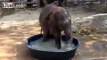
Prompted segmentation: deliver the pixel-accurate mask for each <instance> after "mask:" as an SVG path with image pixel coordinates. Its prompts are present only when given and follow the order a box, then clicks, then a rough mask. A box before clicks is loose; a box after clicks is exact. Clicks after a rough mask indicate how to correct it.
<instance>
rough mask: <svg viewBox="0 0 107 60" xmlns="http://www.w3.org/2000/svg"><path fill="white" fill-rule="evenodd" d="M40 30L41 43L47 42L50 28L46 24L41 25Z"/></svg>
mask: <svg viewBox="0 0 107 60" xmlns="http://www.w3.org/2000/svg"><path fill="white" fill-rule="evenodd" d="M41 28H42V30H43V41H48V40H49V35H50V28H49V26H48V24H47V23H43V24H42V25H41Z"/></svg>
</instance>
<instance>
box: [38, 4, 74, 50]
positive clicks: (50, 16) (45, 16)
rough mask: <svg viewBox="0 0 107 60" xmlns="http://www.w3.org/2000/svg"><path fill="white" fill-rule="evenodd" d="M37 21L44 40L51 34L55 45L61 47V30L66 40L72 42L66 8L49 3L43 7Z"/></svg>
mask: <svg viewBox="0 0 107 60" xmlns="http://www.w3.org/2000/svg"><path fill="white" fill-rule="evenodd" d="M39 22H40V26H41V29H42V30H43V39H44V41H47V40H49V38H48V36H49V35H50V34H52V35H53V36H54V38H55V45H56V47H57V48H58V49H60V48H61V31H64V34H65V36H66V40H67V41H66V42H67V43H71V42H72V35H71V24H70V23H71V20H70V19H69V17H68V13H67V11H66V9H64V8H63V7H60V6H57V5H54V4H49V5H47V6H46V7H44V8H43V9H42V11H41V13H40V17H39Z"/></svg>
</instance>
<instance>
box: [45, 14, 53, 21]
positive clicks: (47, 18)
mask: <svg viewBox="0 0 107 60" xmlns="http://www.w3.org/2000/svg"><path fill="white" fill-rule="evenodd" d="M52 14H53V13H49V14H48V15H47V17H46V18H45V19H46V20H49V19H50V16H51V15H52Z"/></svg>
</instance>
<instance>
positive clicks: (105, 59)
mask: <svg viewBox="0 0 107 60" xmlns="http://www.w3.org/2000/svg"><path fill="white" fill-rule="evenodd" d="M69 11H71V12H70V14H72V15H71V16H72V19H74V20H75V19H77V18H82V17H86V16H88V15H92V14H95V13H93V12H83V11H78V9H77V8H73V9H69ZM39 12H40V10H39V9H38V10H36V11H29V10H26V11H24V12H23V11H22V12H16V13H15V14H12V15H8V16H4V17H2V18H1V19H0V60H37V59H35V58H33V57H31V56H30V54H29V50H28V48H27V46H26V44H25V42H26V40H27V38H29V37H30V36H33V35H37V34H39V33H40V27H39V24H38V16H39ZM74 37H77V38H78V39H79V41H80V46H79V48H78V50H77V52H76V56H75V57H74V58H73V60H107V34H93V35H92V36H80V35H77V34H74Z"/></svg>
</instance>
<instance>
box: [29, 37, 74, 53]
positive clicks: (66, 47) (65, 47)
mask: <svg viewBox="0 0 107 60" xmlns="http://www.w3.org/2000/svg"><path fill="white" fill-rule="evenodd" d="M30 45H31V48H33V49H36V50H42V51H50V52H66V51H70V50H72V49H73V48H75V45H74V44H72V43H71V44H67V43H65V42H64V41H62V40H61V49H57V48H56V47H55V40H53V39H51V40H49V41H46V42H43V39H42V38H40V39H39V40H35V41H32V42H31V44H30Z"/></svg>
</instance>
